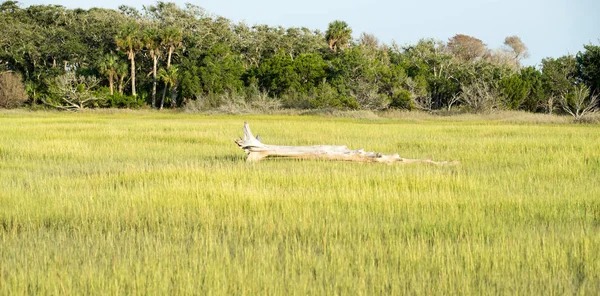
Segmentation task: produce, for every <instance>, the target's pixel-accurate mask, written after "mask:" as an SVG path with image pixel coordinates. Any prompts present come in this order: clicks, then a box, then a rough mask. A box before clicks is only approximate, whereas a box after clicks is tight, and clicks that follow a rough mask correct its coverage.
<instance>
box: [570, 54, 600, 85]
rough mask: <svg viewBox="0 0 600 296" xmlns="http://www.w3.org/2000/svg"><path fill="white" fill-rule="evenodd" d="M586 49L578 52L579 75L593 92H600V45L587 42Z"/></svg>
mask: <svg viewBox="0 0 600 296" xmlns="http://www.w3.org/2000/svg"><path fill="white" fill-rule="evenodd" d="M583 47H584V49H585V51H583V52H581V51H580V52H578V53H577V57H576V58H577V64H578V69H577V70H578V76H579V77H580V78H581V80H583V82H585V84H586V85H587V86H588V87H589V88H590V91H591V93H592V94H600V46H598V45H592V44H586V45H584V46H583Z"/></svg>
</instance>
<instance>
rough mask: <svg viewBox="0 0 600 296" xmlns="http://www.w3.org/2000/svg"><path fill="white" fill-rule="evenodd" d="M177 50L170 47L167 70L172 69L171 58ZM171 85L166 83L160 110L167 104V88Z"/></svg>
mask: <svg viewBox="0 0 600 296" xmlns="http://www.w3.org/2000/svg"><path fill="white" fill-rule="evenodd" d="M174 49H175V48H174V47H173V46H171V47H169V53H168V55H167V70H168V69H169V68H170V67H171V56H172V55H173V50H174ZM168 85H169V84H168V83H165V88H164V89H163V93H162V98H161V99H160V109H161V110H162V108H163V103H164V102H165V97H166V96H167V86H168Z"/></svg>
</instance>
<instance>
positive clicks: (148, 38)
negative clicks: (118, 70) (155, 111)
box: [142, 28, 161, 108]
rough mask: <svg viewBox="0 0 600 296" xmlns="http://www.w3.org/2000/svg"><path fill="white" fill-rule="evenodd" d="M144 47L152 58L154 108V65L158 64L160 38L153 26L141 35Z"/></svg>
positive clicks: (154, 105) (154, 99)
mask: <svg viewBox="0 0 600 296" xmlns="http://www.w3.org/2000/svg"><path fill="white" fill-rule="evenodd" d="M142 42H143V43H144V47H145V48H146V49H147V50H148V54H150V57H151V58H152V62H153V64H152V108H156V74H157V73H156V72H157V71H156V65H157V64H158V58H159V57H160V54H161V51H160V39H159V34H158V30H156V29H154V28H148V29H146V30H144V34H143V37H142Z"/></svg>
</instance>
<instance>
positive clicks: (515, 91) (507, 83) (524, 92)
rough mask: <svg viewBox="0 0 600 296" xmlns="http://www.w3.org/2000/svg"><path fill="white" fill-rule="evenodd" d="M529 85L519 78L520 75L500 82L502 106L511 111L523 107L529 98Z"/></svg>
mask: <svg viewBox="0 0 600 296" xmlns="http://www.w3.org/2000/svg"><path fill="white" fill-rule="evenodd" d="M530 88H531V87H530V85H529V83H528V82H527V81H524V80H523V79H522V78H521V75H520V74H514V75H511V76H508V77H505V78H503V79H502V80H500V94H501V96H502V99H503V103H504V106H505V107H506V108H508V109H511V110H517V109H519V108H520V107H521V105H523V103H524V102H525V100H526V99H527V96H529V92H530Z"/></svg>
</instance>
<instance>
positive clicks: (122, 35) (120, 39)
mask: <svg viewBox="0 0 600 296" xmlns="http://www.w3.org/2000/svg"><path fill="white" fill-rule="evenodd" d="M139 29H140V28H139V25H138V24H137V23H135V22H131V23H129V24H127V25H125V26H123V27H121V30H119V33H118V34H117V37H116V38H115V39H116V42H117V47H118V48H119V49H121V50H122V51H124V52H125V53H127V59H129V60H130V61H131V94H132V95H133V96H136V95H137V94H136V93H135V54H136V53H137V51H139V50H140V48H141V46H142V42H141V40H140V30H139Z"/></svg>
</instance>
